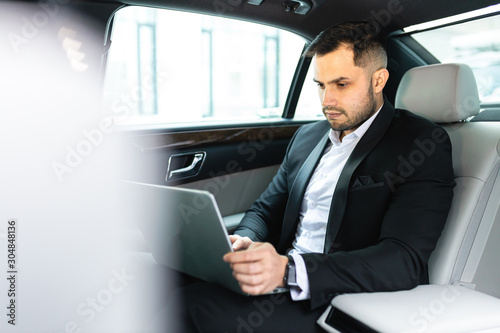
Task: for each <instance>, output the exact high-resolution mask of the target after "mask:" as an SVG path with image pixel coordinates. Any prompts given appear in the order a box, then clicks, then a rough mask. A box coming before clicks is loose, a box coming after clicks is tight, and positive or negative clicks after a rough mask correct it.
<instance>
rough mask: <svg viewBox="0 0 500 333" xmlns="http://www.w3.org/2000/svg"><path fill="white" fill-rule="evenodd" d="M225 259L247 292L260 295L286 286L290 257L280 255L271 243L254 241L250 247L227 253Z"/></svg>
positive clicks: (242, 288)
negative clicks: (287, 266) (285, 278)
mask: <svg viewBox="0 0 500 333" xmlns="http://www.w3.org/2000/svg"><path fill="white" fill-rule="evenodd" d="M223 259H224V261H225V262H228V263H229V264H230V265H231V268H232V270H233V275H234V277H235V278H236V280H238V282H239V283H240V287H241V290H242V291H243V292H245V293H248V294H251V295H260V294H265V293H268V292H271V291H273V290H274V289H275V288H277V287H283V286H284V284H283V276H284V275H285V268H286V264H287V263H288V258H287V257H285V256H281V255H279V254H278V253H277V252H276V250H275V249H274V247H273V246H272V245H271V244H269V243H252V244H250V246H249V247H248V249H246V250H244V251H240V252H230V253H227V254H226V255H225V256H224V258H223Z"/></svg>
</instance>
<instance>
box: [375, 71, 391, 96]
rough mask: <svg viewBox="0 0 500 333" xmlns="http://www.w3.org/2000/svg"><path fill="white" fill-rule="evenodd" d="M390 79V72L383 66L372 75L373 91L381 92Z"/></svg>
mask: <svg viewBox="0 0 500 333" xmlns="http://www.w3.org/2000/svg"><path fill="white" fill-rule="evenodd" d="M388 79H389V72H388V71H387V69H385V68H381V69H379V70H378V71H376V72H375V73H373V76H372V84H373V92H374V93H375V94H378V93H381V92H382V90H383V89H384V87H385V84H386V83H387V80H388Z"/></svg>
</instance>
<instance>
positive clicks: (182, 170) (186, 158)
mask: <svg viewBox="0 0 500 333" xmlns="http://www.w3.org/2000/svg"><path fill="white" fill-rule="evenodd" d="M205 155H206V153H205V152H197V153H189V154H177V155H172V156H170V159H169V161H168V169H167V177H166V179H165V180H166V181H168V180H172V179H181V178H187V177H193V176H196V175H197V174H198V173H199V172H200V169H201V165H202V164H203V160H204V159H205ZM187 163H189V164H188V165H187V166H185V165H186V164H187Z"/></svg>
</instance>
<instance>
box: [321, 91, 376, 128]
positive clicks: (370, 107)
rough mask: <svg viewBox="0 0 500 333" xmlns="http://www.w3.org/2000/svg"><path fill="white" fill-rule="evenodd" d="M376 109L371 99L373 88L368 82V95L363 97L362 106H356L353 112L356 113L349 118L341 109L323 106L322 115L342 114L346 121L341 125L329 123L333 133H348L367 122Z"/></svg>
mask: <svg viewBox="0 0 500 333" xmlns="http://www.w3.org/2000/svg"><path fill="white" fill-rule="evenodd" d="M376 107H377V102H376V101H375V98H374V97H373V87H372V85H371V82H370V88H369V89H368V93H367V94H366V96H365V100H364V104H362V105H356V109H355V110H353V111H357V112H351V115H350V117H349V116H348V115H347V113H346V111H345V110H344V109H341V108H335V107H331V106H325V107H323V114H325V112H326V111H332V110H333V111H336V112H339V113H342V114H343V115H344V116H345V117H346V118H347V120H346V121H345V122H344V123H342V124H332V122H330V125H331V126H332V129H333V130H335V131H341V132H342V131H349V130H353V129H356V128H358V127H359V126H361V124H363V123H364V122H365V121H366V120H368V119H369V118H370V117H371V116H373V115H374V114H375V112H376V111H377V110H376Z"/></svg>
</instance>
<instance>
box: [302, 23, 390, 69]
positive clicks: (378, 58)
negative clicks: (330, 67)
mask: <svg viewBox="0 0 500 333" xmlns="http://www.w3.org/2000/svg"><path fill="white" fill-rule="evenodd" d="M342 46H345V47H347V48H349V49H351V50H352V51H353V53H354V65H356V66H358V67H363V68H366V67H368V66H369V65H370V64H372V65H373V66H375V65H376V66H375V67H377V68H376V69H375V70H378V69H380V68H386V67H387V52H386V50H385V40H384V37H383V36H382V34H381V32H380V30H379V29H376V31H373V26H372V25H370V23H369V22H345V23H340V24H337V25H334V26H331V27H330V28H327V29H326V30H324V31H322V32H321V33H320V34H319V35H318V36H317V37H316V38H315V39H314V40H313V41H312V43H311V44H310V45H309V46H308V48H307V49H306V50H305V52H304V56H305V57H309V58H312V57H314V56H315V55H318V56H323V55H326V54H328V53H330V52H333V51H336V50H337V49H338V48H340V47H342Z"/></svg>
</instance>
